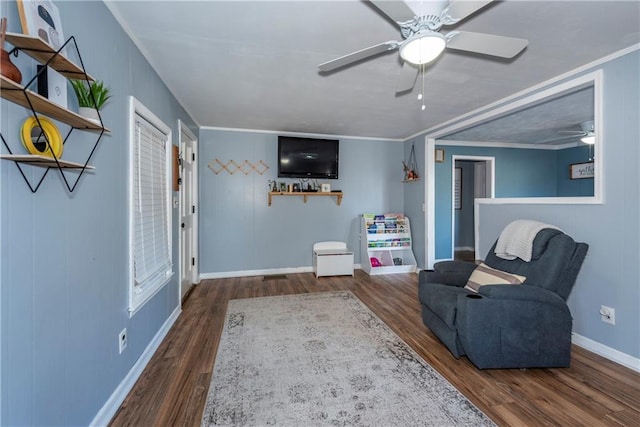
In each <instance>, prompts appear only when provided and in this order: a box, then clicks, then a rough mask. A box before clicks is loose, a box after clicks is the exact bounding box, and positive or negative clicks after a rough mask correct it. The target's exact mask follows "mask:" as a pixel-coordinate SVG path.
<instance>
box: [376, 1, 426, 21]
mask: <svg viewBox="0 0 640 427" xmlns="http://www.w3.org/2000/svg"><path fill="white" fill-rule="evenodd" d="M370 3H371V4H372V5H374V6H375V7H377V8H378V9H380V11H381V12H382V13H384V14H385V15H387V16H388V17H389V18H391V19H393V20H394V21H396V22H406V21H410V20H412V19H413V17H414V16H415V15H416V14H415V13H414V12H413V10H411V9H410V8H409V6H407V4H406V3H405V2H403V1H380V0H370Z"/></svg>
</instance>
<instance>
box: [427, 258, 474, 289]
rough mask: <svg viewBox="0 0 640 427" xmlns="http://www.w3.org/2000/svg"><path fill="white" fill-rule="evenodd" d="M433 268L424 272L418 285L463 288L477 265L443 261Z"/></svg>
mask: <svg viewBox="0 0 640 427" xmlns="http://www.w3.org/2000/svg"><path fill="white" fill-rule="evenodd" d="M433 268H434V269H433V270H422V271H421V272H420V275H419V278H418V283H442V284H443V285H454V286H459V287H461V286H464V285H466V284H467V281H468V280H469V277H470V276H471V273H473V270H474V269H475V268H476V265H475V264H474V263H472V262H465V261H442V262H438V263H436V264H435V265H434V266H433Z"/></svg>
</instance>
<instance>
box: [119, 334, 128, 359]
mask: <svg viewBox="0 0 640 427" xmlns="http://www.w3.org/2000/svg"><path fill="white" fill-rule="evenodd" d="M125 348H127V328H124V329H123V330H122V332H120V334H118V351H120V354H122V352H123V351H124V349H125Z"/></svg>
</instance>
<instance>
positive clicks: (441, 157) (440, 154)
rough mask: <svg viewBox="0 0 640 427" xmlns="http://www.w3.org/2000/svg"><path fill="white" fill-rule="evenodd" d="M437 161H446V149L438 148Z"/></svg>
mask: <svg viewBox="0 0 640 427" xmlns="http://www.w3.org/2000/svg"><path fill="white" fill-rule="evenodd" d="M436 162H437V163H443V162H444V149H443V148H436Z"/></svg>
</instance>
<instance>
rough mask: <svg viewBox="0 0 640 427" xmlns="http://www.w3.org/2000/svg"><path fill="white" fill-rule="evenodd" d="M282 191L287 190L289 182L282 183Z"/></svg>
mask: <svg viewBox="0 0 640 427" xmlns="http://www.w3.org/2000/svg"><path fill="white" fill-rule="evenodd" d="M280 191H287V184H285V183H284V182H281V183H280Z"/></svg>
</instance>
